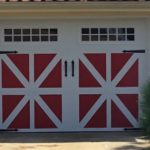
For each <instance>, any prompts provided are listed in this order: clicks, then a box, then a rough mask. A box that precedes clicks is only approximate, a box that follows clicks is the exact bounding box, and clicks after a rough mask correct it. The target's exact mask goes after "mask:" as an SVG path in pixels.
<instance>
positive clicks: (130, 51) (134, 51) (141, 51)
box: [122, 50, 145, 53]
mask: <svg viewBox="0 0 150 150" xmlns="http://www.w3.org/2000/svg"><path fill="white" fill-rule="evenodd" d="M122 52H123V53H145V50H123V51H122Z"/></svg>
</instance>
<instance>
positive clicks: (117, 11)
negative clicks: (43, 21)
mask: <svg viewBox="0 0 150 150" xmlns="http://www.w3.org/2000/svg"><path fill="white" fill-rule="evenodd" d="M12 16H16V17H23V16H24V17H25V16H26V17H34V16H39V17H40V16H41V17H42V16H45V17H48V16H49V17H50V16H51V17H52V16H80V17H81V16H83V17H85V16H91V17H92V16H130V17H131V16H137V17H150V2H149V1H147V2H146V1H138V2H131V1H128V2H124V1H123V2H121V1H120V2H108V1H107V2H2V3H0V17H12Z"/></svg>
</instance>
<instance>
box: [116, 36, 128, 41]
mask: <svg viewBox="0 0 150 150" xmlns="http://www.w3.org/2000/svg"><path fill="white" fill-rule="evenodd" d="M125 40H126V37H125V35H118V41H125Z"/></svg>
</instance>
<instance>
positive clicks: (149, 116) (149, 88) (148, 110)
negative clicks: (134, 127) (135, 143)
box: [141, 80, 150, 135]
mask: <svg viewBox="0 0 150 150" xmlns="http://www.w3.org/2000/svg"><path fill="white" fill-rule="evenodd" d="M141 93H142V102H141V109H142V117H141V123H142V127H143V128H144V129H145V131H146V132H147V133H148V134H149V135H150V80H149V81H147V82H146V83H145V84H144V86H143V88H142V92H141Z"/></svg>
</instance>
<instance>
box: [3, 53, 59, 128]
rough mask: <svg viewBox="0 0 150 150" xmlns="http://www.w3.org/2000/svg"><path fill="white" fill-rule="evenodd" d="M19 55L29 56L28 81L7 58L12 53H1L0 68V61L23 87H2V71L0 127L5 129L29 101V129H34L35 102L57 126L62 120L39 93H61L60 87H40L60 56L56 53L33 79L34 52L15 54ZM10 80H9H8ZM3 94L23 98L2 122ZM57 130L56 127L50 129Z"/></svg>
mask: <svg viewBox="0 0 150 150" xmlns="http://www.w3.org/2000/svg"><path fill="white" fill-rule="evenodd" d="M17 55H18V56H19V55H20V57H21V56H22V55H28V57H29V81H28V80H27V79H26V77H25V76H24V74H23V73H22V72H21V71H20V70H19V68H18V67H17V66H16V65H15V63H14V62H13V61H12V60H11V59H10V58H9V56H12V55H8V56H7V55H3V56H1V64H0V69H1V70H2V62H3V63H4V64H5V65H6V66H7V67H8V68H9V70H11V72H12V73H13V74H14V75H15V77H16V78H17V79H18V81H19V82H20V83H21V84H22V85H23V87H11V88H9V87H3V86H2V80H3V79H2V71H3V70H2V71H1V78H0V81H1V82H0V84H1V85H0V86H1V92H0V107H1V108H0V115H1V117H0V118H1V119H0V128H1V129H7V128H9V126H10V125H11V123H12V122H13V121H14V119H15V118H16V116H17V115H18V114H19V113H20V111H21V110H22V109H23V108H24V107H25V105H26V104H27V103H28V102H29V112H30V117H29V118H30V120H29V129H27V130H33V129H35V102H36V103H37V104H38V105H39V106H40V108H41V109H42V110H43V111H44V113H45V114H46V115H47V116H48V118H49V119H50V120H52V122H53V123H54V124H55V125H56V128H59V127H60V126H61V124H62V122H61V121H60V120H59V118H58V117H57V116H56V114H55V113H54V112H53V111H52V110H51V109H50V107H48V106H47V104H46V103H45V102H44V100H43V99H42V97H41V96H40V95H62V91H61V87H57V88H56V87H55V88H53V87H41V88H40V85H41V84H42V82H43V81H44V80H45V79H46V78H47V76H48V75H49V74H50V73H51V71H52V70H53V69H54V67H55V66H56V65H57V64H58V63H59V62H60V60H61V58H60V57H59V56H58V55H56V56H55V57H54V58H53V59H52V61H51V62H50V63H49V64H48V65H47V66H46V68H45V69H44V70H43V71H42V73H41V74H40V76H39V77H38V78H37V80H36V81H34V65H35V64H34V57H35V54H17ZM8 82H11V81H8ZM3 95H12V96H13V95H23V98H22V99H21V100H20V102H19V103H18V104H17V106H16V107H15V108H14V109H13V111H12V112H11V113H10V114H9V116H8V117H7V118H6V120H5V121H4V122H3V100H2V98H3ZM52 130H57V129H52Z"/></svg>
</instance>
